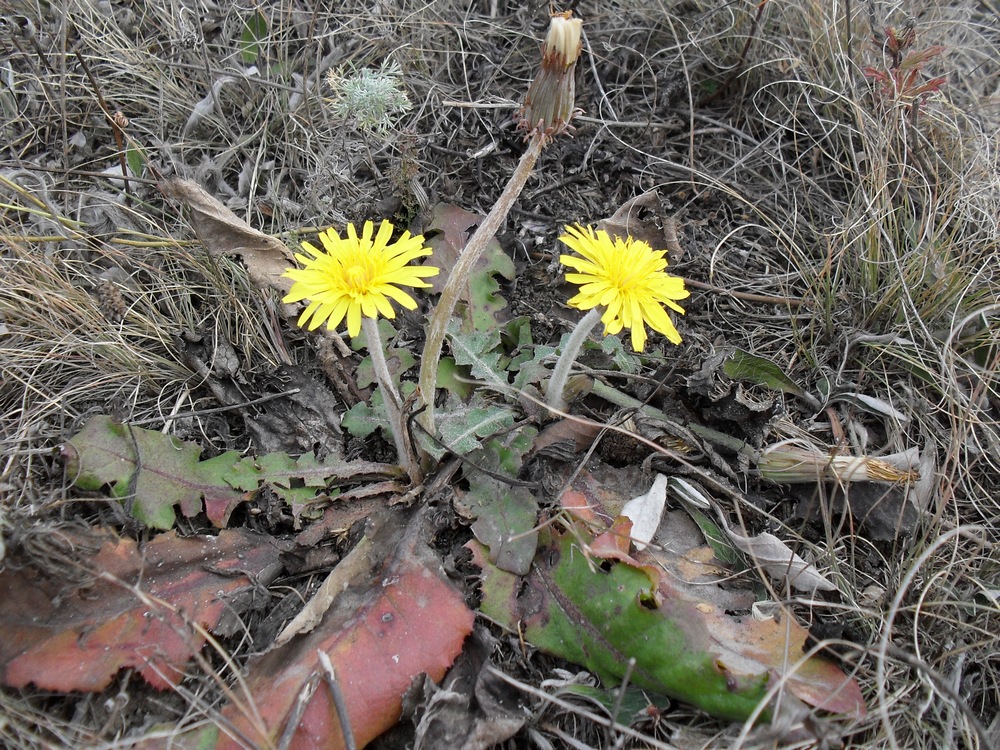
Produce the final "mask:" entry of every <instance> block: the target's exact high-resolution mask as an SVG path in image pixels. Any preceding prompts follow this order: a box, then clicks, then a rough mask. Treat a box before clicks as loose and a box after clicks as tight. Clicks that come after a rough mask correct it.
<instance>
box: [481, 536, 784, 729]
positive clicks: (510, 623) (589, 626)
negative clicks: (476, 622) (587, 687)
mask: <svg viewBox="0 0 1000 750" xmlns="http://www.w3.org/2000/svg"><path fill="white" fill-rule="evenodd" d="M580 541H581V540H580V539H579V536H578V535H576V534H571V533H566V534H563V535H562V536H556V537H554V538H552V539H551V540H549V542H548V543H547V544H545V545H544V547H543V548H542V549H541V550H540V551H539V553H538V554H537V555H536V556H535V561H534V564H533V565H532V566H531V572H530V573H529V574H528V575H527V576H524V577H523V578H520V579H519V577H518V576H516V575H513V574H511V573H508V572H505V571H502V570H500V569H499V568H498V567H495V566H493V565H490V564H489V563H488V562H487V561H486V560H485V559H484V555H483V550H482V548H479V549H478V551H476V550H474V552H476V554H477V557H478V559H477V562H478V563H479V564H481V565H482V566H483V602H482V605H481V609H482V611H483V613H484V614H485V615H486V616H488V617H490V618H492V619H493V620H495V621H497V622H499V623H501V624H504V625H506V626H507V627H510V628H512V629H514V628H516V627H518V626H520V627H521V628H522V632H523V633H524V637H525V639H526V640H527V641H528V642H529V643H531V644H532V645H535V646H537V647H539V648H541V649H542V650H543V651H546V652H547V653H550V654H554V655H556V656H560V657H562V658H564V659H567V660H569V661H571V662H574V663H576V664H581V665H583V666H584V667H586V668H587V669H589V670H590V671H591V672H593V673H594V674H596V675H597V676H598V677H599V678H600V679H601V680H602V681H603V682H605V683H606V684H609V685H614V684H617V683H619V682H621V679H622V677H623V676H624V674H625V670H626V669H627V665H628V662H629V659H630V658H635V660H636V661H635V666H634V668H633V669H632V672H631V676H630V681H631V683H632V684H634V685H636V686H638V687H640V688H646V689H648V690H654V691H656V692H658V693H663V694H665V695H670V696H672V697H675V698H678V699H680V700H683V701H686V702H687V703H691V704H693V705H695V706H698V707H699V708H701V709H702V710H704V711H706V712H707V713H709V714H711V715H713V716H717V717H719V718H723V719H730V720H736V721H743V720H746V719H747V718H749V717H750V715H751V714H753V712H754V711H755V710H756V709H757V707H758V705H759V704H760V703H761V701H762V700H763V699H764V698H765V696H766V695H767V692H768V683H769V680H770V677H769V673H768V671H767V670H764V671H763V673H762V674H738V673H736V672H734V671H731V670H729V669H727V668H725V667H724V666H723V665H722V664H721V663H720V661H719V658H718V654H717V653H716V652H715V651H714V649H713V643H712V638H711V635H710V634H709V632H708V629H707V628H706V627H705V624H704V620H703V617H702V615H701V613H700V612H699V611H698V610H697V608H696V607H695V605H694V604H693V603H692V602H688V601H683V600H667V599H661V597H660V596H659V595H658V592H657V582H656V581H655V580H654V579H653V578H652V577H651V576H652V573H650V571H649V569H647V568H637V567H634V566H632V565H628V564H626V563H623V562H618V563H611V567H610V570H604V569H603V568H602V567H598V566H597V565H594V564H593V563H592V561H590V560H588V558H587V556H586V555H585V554H584V553H583V552H582V549H581V543H580ZM763 715H764V717H765V718H767V716H768V714H767V712H766V711H765V712H764V714H763Z"/></svg>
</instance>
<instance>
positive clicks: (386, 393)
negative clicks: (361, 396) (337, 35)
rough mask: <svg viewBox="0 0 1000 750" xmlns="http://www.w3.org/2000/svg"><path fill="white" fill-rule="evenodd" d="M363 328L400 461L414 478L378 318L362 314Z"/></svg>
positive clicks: (399, 405)
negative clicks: (379, 330)
mask: <svg viewBox="0 0 1000 750" xmlns="http://www.w3.org/2000/svg"><path fill="white" fill-rule="evenodd" d="M361 330H362V331H364V332H365V339H367V341H368V353H369V354H371V355H372V366H373V367H374V368H375V379H376V380H378V384H379V387H380V388H381V389H382V401H383V402H384V403H385V414H386V417H387V418H388V419H389V432H391V433H392V440H393V442H394V443H395V444H396V453H397V454H398V456H399V463H400V465H401V466H402V467H403V468H404V469H405V470H406V473H407V474H410V478H411V479H413V478H414V477H413V474H412V468H413V461H412V460H411V459H410V450H409V448H408V445H409V441H408V440H407V439H406V425H404V424H403V409H402V401H401V400H400V398H399V391H397V390H396V386H395V385H393V383H392V376H391V375H390V373H389V365H388V364H387V363H386V361H385V351H383V348H382V336H381V335H380V334H379V332H378V320H376V319H375V318H369V317H368V316H367V315H362V316H361Z"/></svg>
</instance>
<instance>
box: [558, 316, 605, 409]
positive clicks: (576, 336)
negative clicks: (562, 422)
mask: <svg viewBox="0 0 1000 750" xmlns="http://www.w3.org/2000/svg"><path fill="white" fill-rule="evenodd" d="M600 320H601V311H600V310H598V309H597V308H596V307H592V308H591V309H590V310H589V311H588V312H587V314H586V315H584V316H583V318H581V319H580V322H579V323H577V324H576V328H574V329H573V333H571V334H570V335H569V341H567V342H566V346H565V347H564V348H563V350H562V353H561V354H560V355H559V359H558V360H556V367H555V369H554V370H553V371H552V377H551V378H549V384H548V387H547V388H546V389H545V403H546V404H548V405H549V406H551V407H552V408H553V409H559V410H560V411H564V410H565V409H566V399H564V398H563V391H565V390H566V381H567V380H568V379H569V371H570V368H571V367H572V366H573V363H574V362H576V358H577V356H578V355H579V354H580V347H582V346H583V342H584V341H586V340H587V336H589V335H590V332H591V331H592V330H594V326H596V325H597V324H598V322H599V321H600Z"/></svg>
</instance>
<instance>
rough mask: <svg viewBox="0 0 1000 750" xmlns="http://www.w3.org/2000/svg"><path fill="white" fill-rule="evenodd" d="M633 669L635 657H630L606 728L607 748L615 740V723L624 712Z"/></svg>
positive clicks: (605, 742)
mask: <svg viewBox="0 0 1000 750" xmlns="http://www.w3.org/2000/svg"><path fill="white" fill-rule="evenodd" d="M633 669H635V657H634V656H630V657H629V659H628V664H626V665H625V674H624V675H623V676H622V684H621V685H619V686H618V687H617V688H615V690H616V691H617V693H618V694H617V695H616V696H615V703H614V705H613V706H612V707H611V723H610V724H608V725H607V726H605V727H604V746H605V747H611V746H612V740H614V737H613V736H612V732H613V729H614V722H616V721H618V712H619V711H621V710H622V701H623V700H624V699H625V690H626V689H627V688H628V681H629V680H630V679H631V678H632V670H633Z"/></svg>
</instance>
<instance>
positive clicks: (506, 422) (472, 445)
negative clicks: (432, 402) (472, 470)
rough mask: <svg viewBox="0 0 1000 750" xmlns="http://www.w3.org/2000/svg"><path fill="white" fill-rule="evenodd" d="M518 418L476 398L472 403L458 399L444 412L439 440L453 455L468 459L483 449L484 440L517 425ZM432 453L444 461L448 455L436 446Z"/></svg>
mask: <svg viewBox="0 0 1000 750" xmlns="http://www.w3.org/2000/svg"><path fill="white" fill-rule="evenodd" d="M514 417H515V414H514V412H513V411H512V410H511V409H508V408H507V407H505V406H499V405H496V404H491V403H488V402H486V401H484V400H483V399H481V398H474V399H473V401H472V402H471V403H470V404H465V403H462V402H461V401H458V400H457V399H455V400H453V401H450V402H449V407H448V408H447V409H443V410H442V411H441V412H440V415H439V417H438V424H437V428H438V433H439V438H440V440H441V442H443V443H444V444H445V445H446V446H447V447H448V449H449V450H451V451H452V452H453V453H456V454H457V455H460V456H464V455H466V454H468V453H471V452H472V451H474V450H476V449H477V448H479V447H480V446H481V445H482V442H481V439H482V438H488V437H491V436H493V435H495V434H496V433H498V432H500V431H501V430H503V429H505V428H507V427H510V426H511V425H512V424H514ZM428 452H430V453H431V455H434V456H435V457H436V458H440V457H441V456H442V455H444V448H443V447H442V446H436V448H432V449H430V450H429V451H428Z"/></svg>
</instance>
